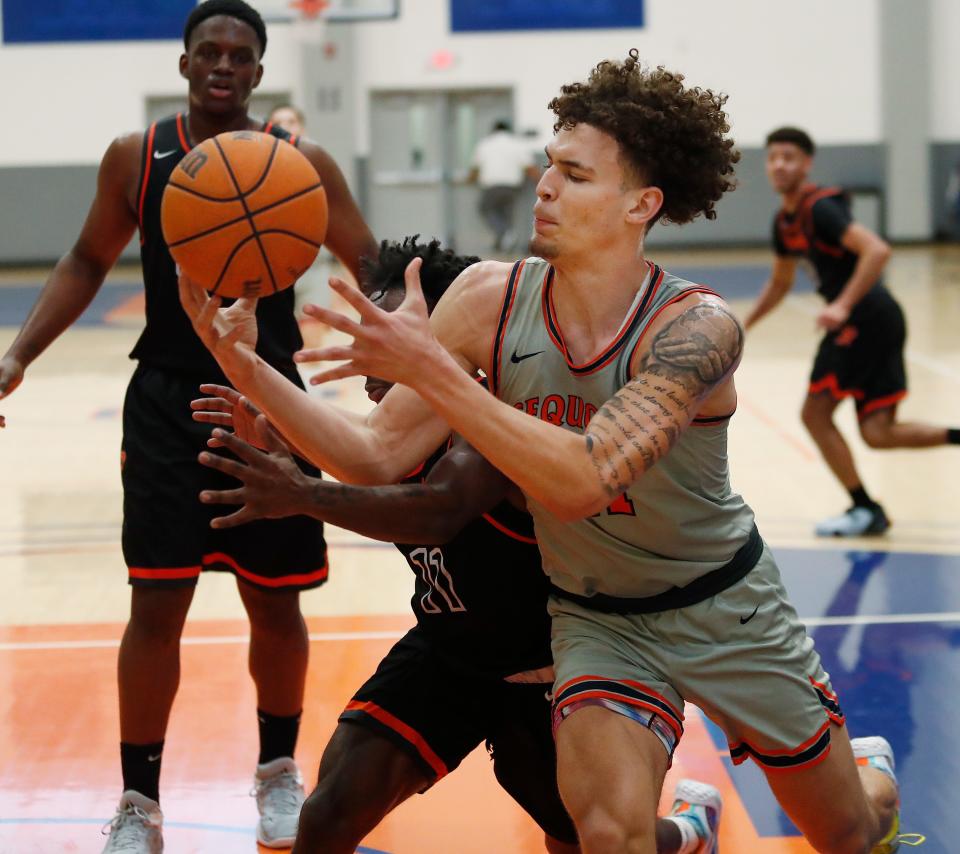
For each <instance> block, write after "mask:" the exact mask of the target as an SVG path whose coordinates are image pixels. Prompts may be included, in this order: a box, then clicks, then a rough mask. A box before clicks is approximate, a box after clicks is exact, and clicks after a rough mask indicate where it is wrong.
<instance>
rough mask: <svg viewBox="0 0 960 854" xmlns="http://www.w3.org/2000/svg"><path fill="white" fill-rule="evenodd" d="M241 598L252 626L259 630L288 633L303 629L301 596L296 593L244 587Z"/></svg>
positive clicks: (242, 587) (241, 589)
mask: <svg viewBox="0 0 960 854" xmlns="http://www.w3.org/2000/svg"><path fill="white" fill-rule="evenodd" d="M240 598H241V599H242V600H243V606H244V608H245V609H246V611H247V616H248V617H249V618H250V624H251V625H252V626H253V627H255V628H256V629H258V630H261V631H267V632H276V633H287V632H289V631H299V630H301V629H302V628H303V615H302V613H301V612H300V595H299V593H297V592H296V591H293V592H279V591H276V592H274V591H269V592H268V591H264V590H258V589H256V588H253V587H250V586H249V585H243V586H241V588H240Z"/></svg>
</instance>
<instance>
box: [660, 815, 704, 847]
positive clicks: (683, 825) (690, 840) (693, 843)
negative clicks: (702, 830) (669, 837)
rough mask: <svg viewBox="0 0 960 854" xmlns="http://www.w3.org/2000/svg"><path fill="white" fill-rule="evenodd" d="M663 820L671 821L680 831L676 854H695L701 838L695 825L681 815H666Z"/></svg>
mask: <svg viewBox="0 0 960 854" xmlns="http://www.w3.org/2000/svg"><path fill="white" fill-rule="evenodd" d="M664 821H672V822H673V823H674V824H675V825H676V826H677V829H678V830H679V831H680V847H679V848H678V849H677V854H696V851H697V849H698V848H699V847H700V844H701V843H702V842H703V840H702V839H701V838H700V837H699V836H698V835H697V828H696V825H695V824H694V823H693V822H692V821H690V819H688V818H686V817H685V816H682V815H668V816H666V817H665V818H664Z"/></svg>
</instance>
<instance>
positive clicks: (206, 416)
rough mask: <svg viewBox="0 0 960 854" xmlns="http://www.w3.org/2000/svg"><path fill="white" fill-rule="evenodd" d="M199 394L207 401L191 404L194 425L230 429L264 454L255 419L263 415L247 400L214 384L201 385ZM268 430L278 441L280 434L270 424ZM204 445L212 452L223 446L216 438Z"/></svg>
mask: <svg viewBox="0 0 960 854" xmlns="http://www.w3.org/2000/svg"><path fill="white" fill-rule="evenodd" d="M200 391H201V392H202V393H203V394H206V395H210V397H200V398H197V399H196V400H191V401H190V408H191V409H192V410H193V420H194V421H199V422H201V423H203V424H214V425H216V426H217V427H227V428H230V429H232V430H233V432H234V433H235V434H236V435H237V436H238V437H239V438H241V439H242V440H243V441H244V442H247V443H249V444H251V445H253V446H254V447H255V448H259V449H260V450H261V451H263V450H266V445H264V444H263V443H262V441H261V440H260V435H259V432H258V430H257V426H256V422H257V417H258V416H260V415H261V414H262V413H261V411H260V410H259V409H258V408H257V407H256V406H255V405H254V404H253V403H251V401H250V400H249V398H246V397H244V396H243V395H242V394H240V392H238V391H237V390H236V389H233V388H230V386H225V385H217V384H215V383H204V384H203V385H201V386H200ZM267 429H269V430H270V431H271V432H273V433H275V435H276V436H277V439H278V440H281V437H280V434H279V433H276V431H275V430H274V428H273V426H272V425H271V424H270V423H269V422H267ZM281 441H282V440H281ZM207 445H209V446H210V447H211V448H220V447H223V442H221V441H220V440H219V439H217V438H216V437H211V438H210V439H209V440H208V441H207Z"/></svg>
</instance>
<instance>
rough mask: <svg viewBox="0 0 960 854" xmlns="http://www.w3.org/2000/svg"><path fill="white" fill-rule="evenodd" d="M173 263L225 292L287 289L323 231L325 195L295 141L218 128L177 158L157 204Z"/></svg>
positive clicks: (240, 293)
mask: <svg viewBox="0 0 960 854" xmlns="http://www.w3.org/2000/svg"><path fill="white" fill-rule="evenodd" d="M160 222H161V225H162V227H163V237H164V240H166V242H167V246H169V247H170V254H171V255H172V256H173V258H174V260H175V261H176V262H177V264H179V265H180V268H181V269H182V270H183V271H184V272H185V273H186V274H187V276H189V278H190V279H192V280H193V281H194V282H196V283H197V284H198V285H201V286H202V287H204V288H206V289H207V290H208V291H210V292H211V293H215V294H219V295H221V296H225V297H241V296H248V297H252V296H266V295H269V294H272V293H276V292H277V291H282V290H283V289H284V288H288V287H290V285H292V284H293V283H294V282H295V281H296V280H297V279H298V278H299V277H300V276H301V275H303V273H304V272H305V271H306V270H307V269H308V268H309V267H310V265H311V264H312V263H313V260H314V258H316V257H317V252H318V251H319V250H320V245H321V244H322V243H323V238H324V236H325V235H326V231H327V194H326V192H325V191H324V189H323V185H322V183H321V182H320V176H319V175H317V170H316V169H314V168H313V164H311V163H310V161H309V160H307V158H306V157H304V155H303V154H301V153H300V152H299V151H297V149H296V148H294V146H292V145H290V143H288V142H284V141H283V140H281V139H278V138H277V137H275V136H271V135H270V134H266V133H259V132H257V131H245V130H244V131H231V132H228V133H221V134H219V135H218V136H215V137H213V138H212V139H208V140H205V141H204V142H201V143H200V144H199V145H198V146H196V147H195V148H194V149H193V150H192V151H190V153H189V154H187V155H186V156H185V157H184V158H183V160H181V161H180V163H179V165H178V166H177V168H176V169H174V170H173V174H172V175H171V176H170V180H169V182H168V183H167V188H166V189H165V190H164V191H163V203H162V205H161V208H160Z"/></svg>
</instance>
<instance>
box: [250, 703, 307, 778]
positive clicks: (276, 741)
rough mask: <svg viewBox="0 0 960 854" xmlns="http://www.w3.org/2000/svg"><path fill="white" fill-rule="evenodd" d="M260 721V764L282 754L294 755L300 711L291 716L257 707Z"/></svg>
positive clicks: (277, 757)
mask: <svg viewBox="0 0 960 854" xmlns="http://www.w3.org/2000/svg"><path fill="white" fill-rule="evenodd" d="M257 720H258V721H259V722H260V758H259V759H258V760H257V762H258V764H260V765H263V764H264V763H265V762H271V761H272V760H274V759H279V758H280V757H281V756H291V757H292V756H293V749H294V748H295V747H296V746H297V735H298V734H299V732H300V713H297V714H295V715H291V716H289V717H281V716H280V715H271V714H268V713H267V712H264V711H263V710H261V709H257Z"/></svg>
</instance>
